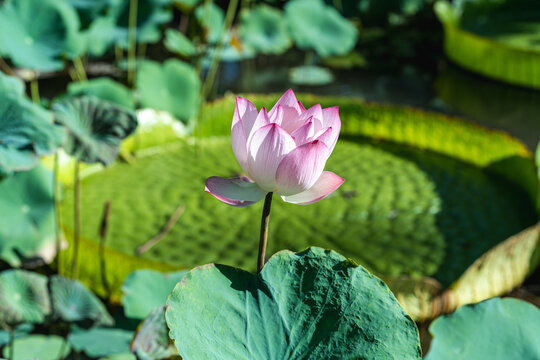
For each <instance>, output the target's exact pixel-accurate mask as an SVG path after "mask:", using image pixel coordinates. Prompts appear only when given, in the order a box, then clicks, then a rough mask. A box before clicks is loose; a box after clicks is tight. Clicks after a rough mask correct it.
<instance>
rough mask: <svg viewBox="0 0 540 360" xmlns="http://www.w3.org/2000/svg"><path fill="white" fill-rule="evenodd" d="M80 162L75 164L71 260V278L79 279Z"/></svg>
mask: <svg viewBox="0 0 540 360" xmlns="http://www.w3.org/2000/svg"><path fill="white" fill-rule="evenodd" d="M79 165H80V162H79V160H77V161H76V162H75V186H74V189H75V194H74V195H75V209H74V214H75V218H74V222H75V226H74V228H75V229H74V232H73V258H72V259H71V277H72V278H73V279H77V277H78V272H77V270H78V260H79V238H80V235H81V214H80V210H81V191H80V186H81V182H80V180H79V167H80V166H79Z"/></svg>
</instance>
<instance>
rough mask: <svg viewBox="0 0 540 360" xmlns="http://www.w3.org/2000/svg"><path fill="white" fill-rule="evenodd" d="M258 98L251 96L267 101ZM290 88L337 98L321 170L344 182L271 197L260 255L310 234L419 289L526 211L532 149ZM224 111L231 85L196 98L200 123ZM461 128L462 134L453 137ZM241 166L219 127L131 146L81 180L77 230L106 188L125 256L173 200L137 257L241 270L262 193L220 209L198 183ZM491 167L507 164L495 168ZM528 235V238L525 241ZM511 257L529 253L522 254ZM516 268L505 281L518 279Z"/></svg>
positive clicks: (452, 271) (225, 121)
mask: <svg viewBox="0 0 540 360" xmlns="http://www.w3.org/2000/svg"><path fill="white" fill-rule="evenodd" d="M259 99H260V101H258V102H256V105H257V106H258V107H260V106H268V105H269V104H272V101H273V100H275V99H273V98H266V97H262V98H259ZM302 101H303V102H304V104H305V105H306V106H308V105H309V104H311V103H320V102H321V103H323V106H332V105H339V106H340V114H341V118H342V124H343V130H342V135H341V138H340V140H339V141H338V145H337V146H336V148H335V150H334V152H333V154H332V156H331V157H330V159H329V161H328V163H327V166H326V169H328V170H331V171H335V172H336V173H339V174H340V175H341V176H343V177H344V178H345V179H346V180H347V181H346V182H345V183H344V184H343V186H342V187H341V188H340V189H339V190H338V191H336V193H335V194H334V195H333V196H331V197H329V198H327V199H325V200H323V201H321V202H319V203H317V204H313V205H311V206H305V207H302V206H296V205H292V204H287V203H283V202H281V201H279V200H276V201H274V204H273V209H272V215H271V227H270V235H269V236H270V239H269V243H268V246H269V249H268V252H269V254H271V253H273V252H276V251H278V250H281V249H292V250H296V251H299V250H302V249H304V248H306V247H307V246H311V245H314V246H321V247H325V248H332V249H335V250H337V251H339V252H341V253H343V254H345V255H346V256H348V257H350V258H352V259H354V260H355V261H356V262H358V263H359V264H362V265H363V266H365V267H366V268H368V269H369V270H370V271H373V272H375V273H376V274H378V275H381V276H385V281H388V279H389V278H395V277H402V276H406V277H411V279H412V280H411V282H412V283H413V284H414V285H415V286H416V285H417V280H418V279H429V284H433V286H432V287H431V288H430V291H433V292H435V293H436V292H438V291H440V290H442V289H444V288H446V287H447V286H449V285H450V284H452V283H454V282H455V281H456V280H458V279H459V278H460V276H461V275H462V274H463V273H464V272H465V270H466V269H467V268H468V267H469V266H470V265H471V264H473V262H475V261H476V260H477V259H478V258H479V257H480V256H481V255H483V254H484V253H486V252H487V251H488V250H490V249H491V248H492V247H493V246H495V245H497V244H499V243H501V242H503V241H505V240H506V239H507V238H509V237H510V236H512V235H514V234H517V233H519V232H520V231H522V230H524V229H525V228H527V227H529V226H531V225H534V224H535V223H536V222H537V221H538V215H537V214H536V212H535V208H534V206H535V202H536V200H535V199H536V198H533V193H534V192H535V191H537V188H536V187H537V186H538V180H537V177H536V170H535V169H534V163H533V160H532V156H531V154H530V153H529V152H527V150H526V149H525V148H524V147H523V145H522V144H520V143H519V142H517V141H515V140H513V139H511V138H509V137H507V136H506V135H504V134H500V133H485V132H484V130H483V129H480V128H477V127H474V126H469V125H464V124H461V123H459V122H451V121H448V119H446V118H444V117H441V116H438V115H434V114H426V113H422V112H418V111H412V110H409V109H402V108H393V107H384V106H374V105H371V106H370V105H365V104H363V103H361V102H351V101H350V100H347V99H339V98H310V97H305V98H304V99H303V100H302ZM233 110H234V99H233V98H227V99H225V100H222V101H220V102H217V103H215V104H214V105H210V106H208V107H207V108H206V109H205V113H204V116H203V123H202V125H201V128H200V130H199V132H200V133H201V134H207V133H211V134H223V135H225V134H228V133H229V132H230V121H231V118H232V111H233ZM205 120H206V122H205ZM413 120H414V122H413ZM434 124H435V125H434ZM437 124H438V125H437ZM392 127H393V128H392ZM392 129H393V130H392ZM392 134H396V136H398V137H396V138H394V139H393V141H394V142H385V141H380V140H375V139H374V138H379V139H385V138H387V139H388V138H389V137H390V136H391V135H392ZM360 135H363V136H360ZM464 139H466V140H467V142H468V143H469V144H470V146H468V147H466V146H464V145H463V144H462V143H461V142H462V141H464ZM437 147H438V148H437ZM426 148H427V149H432V150H423V149H426ZM450 153H453V154H455V155H454V156H455V157H453V158H452V157H450V156H448V155H450ZM445 154H447V155H445ZM460 159H463V160H460ZM466 159H469V161H468V162H466V161H465V160H466ZM488 167H490V168H491V169H492V170H489V171H488V170H487V168H488ZM240 171H241V169H240V167H239V166H238V164H237V161H236V159H235V158H234V155H233V153H232V150H231V144H230V137H229V136H223V137H214V138H197V139H195V140H194V141H193V142H190V141H189V140H187V141H180V142H176V143H169V144H168V145H164V146H161V147H154V148H149V149H147V150H141V151H140V152H138V153H137V155H136V158H135V160H134V162H133V163H132V164H121V163H117V164H115V165H113V166H112V167H111V168H109V169H107V170H105V171H102V172H99V173H95V174H94V175H92V176H88V177H86V178H85V179H83V185H82V186H83V198H82V201H83V205H84V206H83V210H82V211H83V218H85V219H86V221H85V222H84V223H83V229H82V234H83V236H84V237H86V238H87V241H88V242H89V243H92V240H94V241H97V239H96V235H95V234H96V231H97V229H98V226H99V216H98V215H97V214H100V211H101V210H100V209H101V208H102V206H103V203H104V202H105V201H106V200H108V199H112V202H113V211H112V212H111V217H110V228H109V230H110V246H111V247H112V248H113V249H115V251H114V253H115V255H111V258H116V256H120V255H119V254H118V253H117V252H123V253H124V254H126V258H129V259H130V261H132V260H134V259H136V258H134V257H133V255H132V254H134V252H135V249H136V248H137V247H138V246H140V245H141V244H143V243H144V242H146V241H147V240H148V239H150V238H152V237H153V236H154V235H156V234H157V233H158V232H160V230H161V229H162V227H163V226H164V224H165V223H166V222H167V220H168V219H169V218H170V217H171V216H172V214H173V213H174V211H175V209H177V208H178V207H179V206H184V207H185V211H184V213H183V215H182V216H181V217H180V218H179V220H178V221H177V223H176V224H175V226H174V227H173V228H172V229H171V231H170V232H169V233H168V234H167V236H166V237H164V238H163V239H162V240H161V241H160V242H159V243H158V244H156V245H155V246H154V247H152V248H151V249H150V250H148V251H147V252H145V253H144V254H142V255H141V256H140V257H139V259H140V260H144V261H148V262H149V263H146V264H145V265H144V266H145V267H147V266H148V265H149V264H150V263H151V262H154V263H155V262H156V261H159V262H160V263H161V264H159V265H158V264H154V265H152V267H154V266H155V268H156V269H162V266H163V264H169V265H170V266H172V267H177V268H191V267H194V266H197V265H200V264H205V263H210V262H213V261H215V262H218V263H223V264H227V265H234V266H239V267H241V268H244V269H248V270H253V269H254V268H255V265H256V264H255V256H256V253H257V244H258V242H257V239H258V230H259V221H260V211H261V206H262V204H257V205H254V206H252V207H249V208H243V209H237V208H231V207H228V206H225V205H223V204H220V203H216V202H215V201H214V199H213V198H211V197H210V196H209V195H208V194H205V193H204V192H203V188H204V180H205V179H206V178H207V177H208V176H209V174H210V175H212V174H214V175H219V176H226V177H229V176H235V175H237V174H239V172H240ZM503 173H508V174H510V175H509V176H508V178H505V177H504V176H500V175H499V174H503ZM512 176H515V178H513V177H512ZM514 180H515V181H516V182H519V181H521V182H522V184H519V183H517V184H516V183H513V181H514ZM142 194H144V196H142ZM534 194H536V193H534ZM534 196H536V195H534ZM165 199H166V200H165ZM72 201H73V200H72V198H71V197H69V194H68V195H67V198H66V201H65V202H64V204H63V209H64V213H65V217H64V218H65V219H66V220H67V221H69V219H70V218H71V211H72V210H71V209H72V207H73V202H72ZM501 219H503V220H501ZM67 226H68V227H69V226H71V225H70V224H69V223H68V224H67ZM68 234H69V232H68ZM535 241H536V240H535ZM530 246H531V247H532V249H534V242H531V243H530ZM527 249H529V248H527ZM529 250H530V249H529ZM523 251H525V250H523ZM527 251H528V250H527ZM527 254H528V253H527V252H525V253H523V254H522V256H524V258H527V256H528V255H527ZM66 256H69V254H66ZM516 256H517V255H516ZM516 259H519V257H517V258H516ZM527 259H528V258H527ZM120 263H122V262H121V261H118V264H120ZM127 263H128V262H127V261H126V264H127ZM521 263H522V264H523V265H521V266H528V265H525V264H528V263H529V261H528V260H527V261H522V262H521ZM87 266H88V267H87V270H81V274H82V273H83V272H84V271H87V273H86V275H82V276H88V277H89V278H93V275H92V273H93V271H94V270H91V269H92V268H93V266H94V265H92V264H90V263H88V265H87ZM130 266H131V265H130ZM142 266H143V265H141V267H142ZM130 271H131V270H128V269H127V267H126V269H124V270H122V269H121V266H118V267H117V268H116V270H115V274H116V275H113V274H111V276H112V277H118V278H117V279H116V280H115V282H116V283H118V282H120V283H121V282H122V281H123V278H124V277H125V276H127V274H128V273H129V272H130ZM499 271H500V270H499ZM524 271H525V270H524ZM493 273H494V274H495V273H498V272H497V271H493ZM519 274H520V275H519V276H518V275H516V280H514V281H522V280H523V276H524V275H523V274H522V273H521V272H520V273H519ZM519 279H521V280H519ZM478 281H481V282H486V281H487V280H486V279H481V280H478ZM95 283H98V281H95ZM98 291H99V290H98ZM412 293H413V294H414V291H412ZM430 294H431V293H430ZM426 296H427V295H426ZM408 311H411V312H413V310H411V309H408ZM414 311H420V310H419V309H415V310H414Z"/></svg>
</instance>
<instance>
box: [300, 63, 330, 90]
mask: <svg viewBox="0 0 540 360" xmlns="http://www.w3.org/2000/svg"><path fill="white" fill-rule="evenodd" d="M289 80H290V81H291V82H292V83H293V84H296V85H326V84H330V83H331V82H333V81H334V75H332V73H331V72H330V70H328V69H326V68H323V67H320V66H298V67H294V68H291V69H290V70H289Z"/></svg>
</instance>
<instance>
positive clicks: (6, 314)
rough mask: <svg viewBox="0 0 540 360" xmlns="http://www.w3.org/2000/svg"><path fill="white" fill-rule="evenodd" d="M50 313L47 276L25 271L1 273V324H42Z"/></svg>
mask: <svg viewBox="0 0 540 360" xmlns="http://www.w3.org/2000/svg"><path fill="white" fill-rule="evenodd" d="M50 312H51V303H50V301H49V294H48V291H47V278H46V277H45V276H43V275H40V274H37V273H34V272H30V271H24V270H6V271H2V272H1V273H0V323H1V324H4V325H9V326H13V325H17V324H20V323H24V322H30V323H41V322H43V320H44V319H45V316H47V315H48V314H49V313H50Z"/></svg>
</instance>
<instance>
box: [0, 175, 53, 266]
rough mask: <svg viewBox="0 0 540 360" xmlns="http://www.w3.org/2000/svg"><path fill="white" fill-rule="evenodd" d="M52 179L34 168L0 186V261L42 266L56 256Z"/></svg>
mask: <svg viewBox="0 0 540 360" xmlns="http://www.w3.org/2000/svg"><path fill="white" fill-rule="evenodd" d="M52 179H53V174H52V172H51V171H48V170H46V169H44V168H43V167H42V166H41V165H38V166H36V167H35V168H33V169H32V170H30V171H24V172H18V173H15V174H13V175H11V176H9V177H8V178H7V179H5V180H3V181H1V182H0V194H2V195H1V196H0V209H2V210H3V211H2V216H0V258H2V259H3V260H4V261H6V262H8V263H9V264H10V265H12V266H20V265H21V264H23V263H24V264H25V265H27V266H31V265H42V264H43V262H45V263H49V262H51V261H52V260H53V258H54V256H55V254H56V245H55V244H56V240H55V239H56V236H55V235H56V222H55V215H54V214H55V212H54V198H53V194H54V188H53V181H52Z"/></svg>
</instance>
